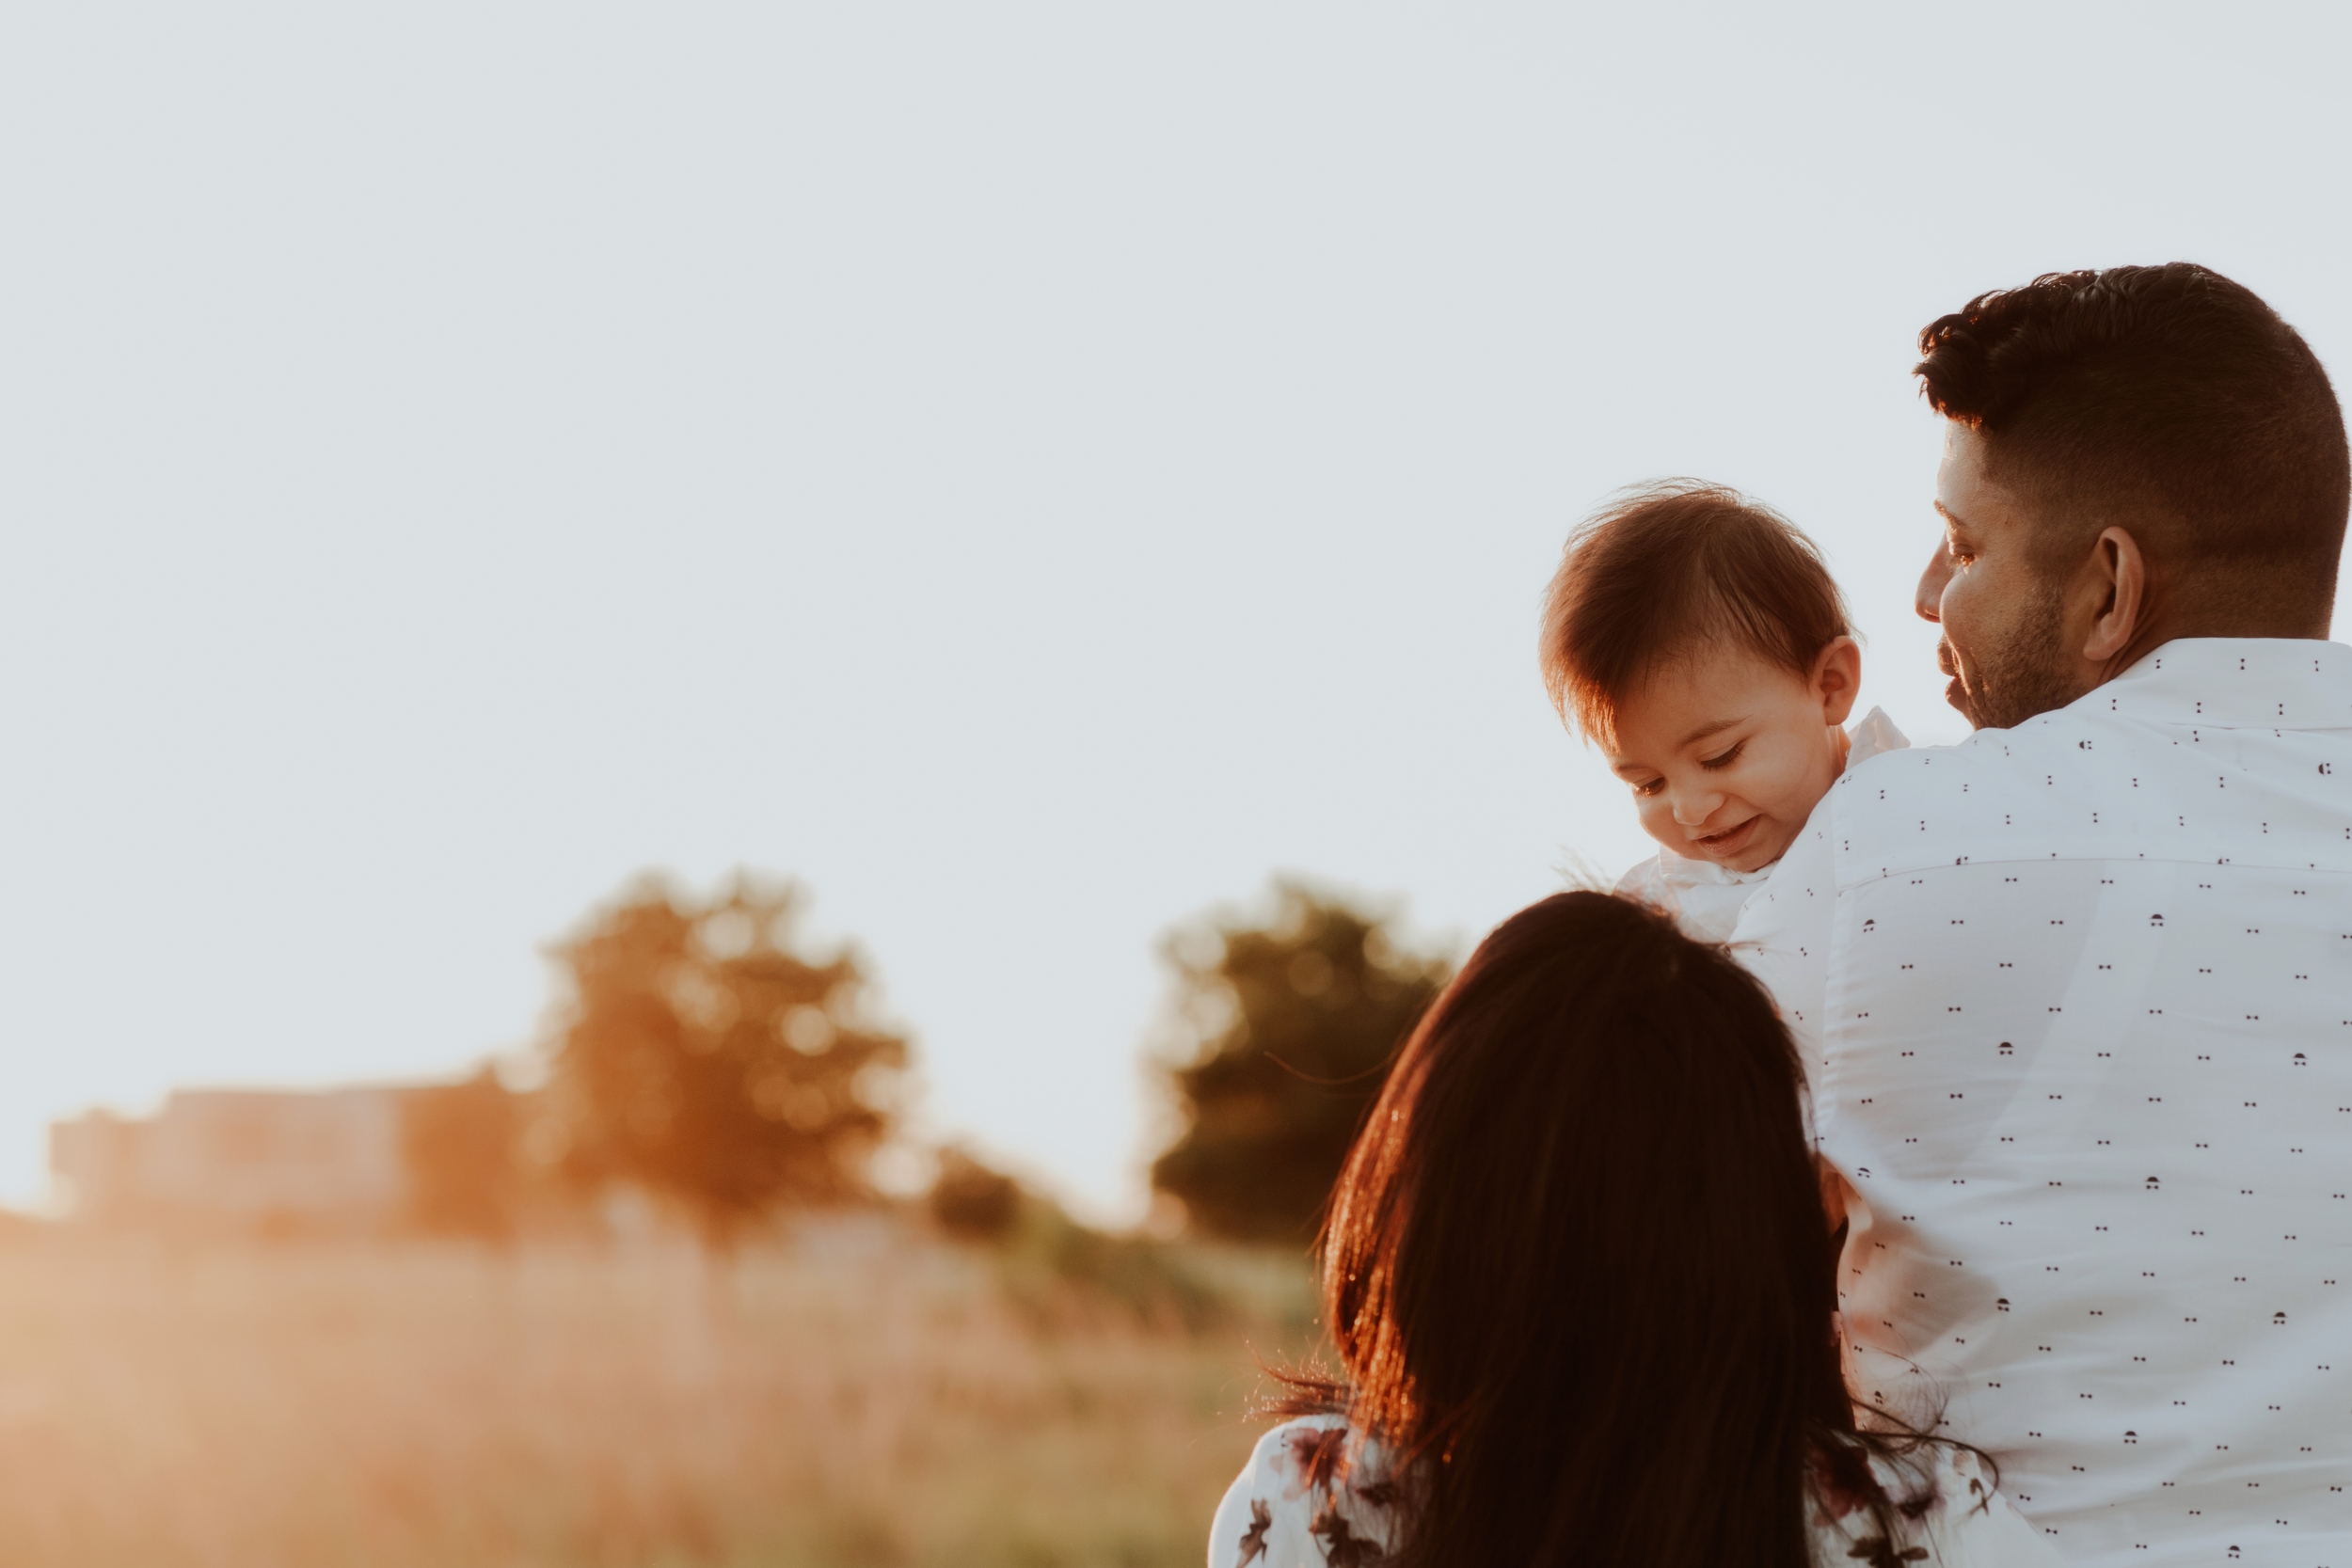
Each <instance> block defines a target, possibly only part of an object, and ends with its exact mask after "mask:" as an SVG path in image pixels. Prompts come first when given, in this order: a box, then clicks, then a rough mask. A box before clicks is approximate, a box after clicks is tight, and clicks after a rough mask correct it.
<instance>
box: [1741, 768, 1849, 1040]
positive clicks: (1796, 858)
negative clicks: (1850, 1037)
mask: <svg viewBox="0 0 2352 1568" xmlns="http://www.w3.org/2000/svg"><path fill="white" fill-rule="evenodd" d="M1836 794H1837V792H1836V790H1835V789H1833V790H1831V791H1830V793H1829V794H1828V795H1825V796H1823V797H1822V798H1821V802H1820V804H1819V805H1817V806H1815V807H1814V808H1813V815H1812V816H1810V817H1809V818H1807V819H1806V821H1805V825H1804V829H1803V830H1802V831H1801V832H1799V833H1798V834H1797V841H1796V842H1795V843H1794V844H1791V845H1790V846H1789V847H1788V853H1787V854H1786V855H1784V856H1782V857H1781V862H1780V864H1779V865H1777V866H1775V867H1773V869H1772V876H1771V877H1770V878H1768V879H1766V880H1765V883H1764V885H1763V887H1761V888H1760V889H1758V890H1757V891H1756V894H1755V895H1754V896H1752V897H1750V898H1749V899H1748V901H1747V904H1746V906H1745V907H1744V908H1743V909H1741V910H1740V924H1739V926H1738V927H1735V928H1734V929H1733V931H1732V933H1731V956H1732V957H1733V958H1736V959H1738V960H1739V961H1740V964H1742V965H1743V966H1745V968H1746V969H1747V971H1748V973H1750V974H1754V975H1755V976H1756V978H1757V979H1758V980H1761V981H1763V982H1764V989H1765V990H1769V991H1771V992H1772V1001H1773V1003H1774V1005H1775V1006H1778V1007H1779V1008H1780V1016H1781V1020H1782V1022H1785V1023H1787V1024H1788V1033H1789V1036H1790V1037H1791V1038H1793V1039H1794V1040H1795V1041H1796V1042H1797V1053H1798V1056H1799V1058H1800V1059H1801V1060H1802V1061H1803V1062H1804V1065H1805V1069H1806V1070H1807V1071H1808V1072H1810V1071H1811V1070H1812V1069H1814V1068H1816V1067H1818V1066H1819V1065H1820V1060H1821V1035H1822V1030H1821V1022H1822V1020H1821V1012H1822V1006H1823V1004H1824V1001H1825V1000H1826V998H1827V996H1828V992H1829V942H1830V932H1831V929H1832V927H1833V924H1834V922H1835V918H1836V911H1837V862H1836V855H1835V854H1834V853H1833V852H1832V849H1831V847H1830V819H1831V805H1832V802H1833V801H1834V800H1836Z"/></svg>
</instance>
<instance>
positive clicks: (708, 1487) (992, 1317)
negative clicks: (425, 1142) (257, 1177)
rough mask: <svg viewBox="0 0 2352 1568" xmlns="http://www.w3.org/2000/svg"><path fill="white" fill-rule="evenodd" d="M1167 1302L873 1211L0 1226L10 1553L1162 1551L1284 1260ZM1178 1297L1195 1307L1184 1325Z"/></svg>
mask: <svg viewBox="0 0 2352 1568" xmlns="http://www.w3.org/2000/svg"><path fill="white" fill-rule="evenodd" d="M1183 1262H1184V1267H1185V1269H1186V1270H1187V1271H1188V1272H1189V1273H1191V1274H1193V1275H1195V1276H1197V1277H1204V1278H1208V1279H1210V1280H1211V1281H1213V1291H1212V1294H1213V1295H1214V1297H1215V1299H1216V1300H1217V1301H1220V1302H1222V1303H1225V1304H1226V1305H1225V1307H1224V1308H1223V1310H1222V1312H1221V1313H1219V1314H1217V1315H1216V1316H1215V1318H1214V1326H1207V1327H1202V1326H1200V1325H1199V1323H1198V1322H1196V1325H1195V1326H1194V1327H1193V1328H1191V1329H1186V1328H1185V1327H1184V1326H1183V1325H1182V1324H1181V1323H1177V1322H1174V1321H1172V1319H1168V1317H1167V1315H1166V1314H1159V1315H1158V1316H1159V1317H1160V1318H1161V1319H1162V1320H1163V1321H1157V1322H1154V1321H1152V1319H1153V1317H1154V1315H1153V1314H1151V1313H1138V1312H1137V1311H1136V1310H1135V1309H1133V1308H1130V1307H1122V1306H1120V1305H1119V1304H1117V1303H1116V1302H1113V1301H1111V1300H1109V1299H1108V1298H1106V1297H1104V1296H1102V1295H1099V1294H1096V1293H1092V1292H1090V1291H1088V1290H1085V1289H1081V1288H1077V1287H1072V1286H1069V1285H1067V1284H1064V1283H1061V1282H1058V1281H1055V1280H1042V1281H1041V1280H1040V1279H1038V1278H1035V1277H1030V1278H1022V1277H1018V1276H1017V1275H1014V1274H1013V1273H1011V1272H1009V1270H1008V1268H1007V1266H1006V1265H1005V1264H1004V1263H1002V1262H1001V1261H1000V1260H998V1259H993V1258H992V1257H990V1256H987V1255H984V1254H978V1253H972V1252H965V1251H960V1250H957V1249H954V1248H951V1247H947V1246H945V1245H942V1244H940V1243H932V1242H928V1241H924V1240H921V1239H920V1238H919V1237H917V1236H916V1235H915V1234H914V1232H912V1231H908V1230H901V1229H894V1228H891V1227H884V1226H874V1227H866V1228H863V1229H858V1228H852V1229H850V1230H847V1231H835V1232H832V1233H827V1234H824V1235H820V1236H818V1237H816V1238H814V1239H812V1240H811V1241H809V1242H808V1243H805V1244H803V1245H798V1246H794V1247H791V1248H779V1249H775V1250H769V1251H760V1252H754V1253H748V1254H745V1255H743V1256H740V1257H739V1258H738V1259H735V1260H734V1261H733V1262H731V1263H724V1262H716V1261H706V1260H704V1259H702V1258H701V1257H700V1256H699V1254H697V1253H695V1252H694V1251H692V1250H691V1248H686V1247H683V1246H677V1245H668V1246H656V1245H651V1244H648V1245H643V1246H639V1247H636V1248H633V1249H619V1250H608V1251H598V1250H594V1249H588V1248H580V1249H577V1250H540V1251H525V1252H521V1253H518V1254H516V1255H513V1256H500V1255H497V1254H494V1253H489V1252H485V1251H481V1250H475V1249H469V1248H466V1247H462V1246H455V1245H450V1246H437V1245H431V1244H426V1243H413V1244H402V1245H396V1246H384V1247H374V1248H368V1247H359V1246H356V1245H341V1246H335V1245H326V1244H313V1245H304V1246H294V1245H285V1246H276V1247H271V1246H262V1245H246V1246H238V1247H213V1248H196V1247H186V1246H183V1247H178V1248H175V1247H173V1246H169V1245H166V1244H162V1243H153V1242H137V1241H132V1240H129V1239H119V1240H115V1241H110V1242H102V1241H99V1240H96V1239H76V1238H72V1237H64V1236H60V1237H50V1238H40V1239H35V1240H29V1241H25V1242H21V1243H13V1244H10V1245H8V1246H7V1247H6V1248H4V1249H0V1561H4V1562H6V1563H7V1564H8V1565H9V1568H133V1565H136V1568H180V1565H183V1564H191V1565H208V1568H209V1565H215V1564H216V1565H219V1568H362V1565H364V1568H425V1565H428V1564H430V1565H433V1568H575V1565H577V1568H589V1565H596V1568H636V1565H641V1564H645V1565H649V1564H679V1565H685V1564H723V1565H730V1568H732V1565H745V1568H749V1565H754V1564H758V1565H775V1568H787V1565H788V1568H800V1565H803V1564H806V1565H818V1564H823V1565H840V1568H865V1565H875V1568H882V1565H892V1564H905V1565H910V1568H915V1565H920V1568H930V1565H934V1564H936V1565H941V1568H945V1565H947V1564H956V1565H958V1568H990V1565H996V1564H1005V1565H1013V1564H1021V1565H1037V1568H1047V1565H1055V1564H1069V1565H1073V1568H1076V1565H1091V1564H1136V1565H1143V1564H1178V1563H1182V1564H1186V1565H1190V1564H1193V1563H1197V1562H1199V1561H1200V1558H1201V1550H1202V1544H1203V1541H1204V1539H1205V1531H1206V1528H1207V1524H1208V1516H1209V1513H1210V1511H1211V1510H1212V1509H1213V1508H1214V1506H1215V1504H1216V1498H1217V1497H1218V1496H1219V1495H1220V1493H1221V1492H1222V1490H1223V1488H1224V1485H1225V1483H1226V1482H1227V1481H1229V1480H1230V1479H1231V1478H1232V1474H1233V1472H1234V1471H1235V1470H1236V1469H1237V1468H1238V1466H1239V1465H1240V1463H1241V1461H1242V1459H1243V1458H1244V1457H1245V1456H1246V1454H1247V1453H1248V1449H1249V1445H1250V1441H1251V1433H1252V1428H1251V1426H1250V1424H1249V1423H1248V1420H1247V1413H1248V1408H1249V1406H1250V1404H1251V1402H1252V1401H1253V1400H1254V1399H1255V1398H1256V1397H1257V1396H1258V1395H1259V1394H1260V1393H1261V1392H1262V1388H1261V1381H1262V1380H1261V1378H1260V1376H1259V1374H1258V1371H1257V1360H1256V1357H1257V1356H1258V1355H1265V1356H1267V1357H1274V1356H1278V1355H1281V1354H1294V1353H1296V1352H1298V1351H1300V1350H1303V1349H1304V1348H1305V1346H1306V1342H1307V1338H1308V1335H1309V1332H1310V1331H1309V1330H1308V1328H1307V1326H1306V1323H1305V1313H1306V1311H1307V1307H1306V1294H1305V1275H1304V1271H1303V1267H1301V1266H1299V1265H1297V1264H1295V1263H1293V1262H1290V1261H1287V1260H1283V1259H1263V1258H1248V1257H1241V1256H1233V1255H1218V1254H1211V1253H1198V1254H1189V1255H1186V1256H1185V1258H1184V1259H1183ZM1197 1316H1198V1315H1197V1314H1196V1318H1197Z"/></svg>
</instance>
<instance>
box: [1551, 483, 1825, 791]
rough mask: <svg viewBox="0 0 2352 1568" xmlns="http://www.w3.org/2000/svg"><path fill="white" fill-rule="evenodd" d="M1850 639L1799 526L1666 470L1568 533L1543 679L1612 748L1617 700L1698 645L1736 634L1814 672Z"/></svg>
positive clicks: (1793, 666)
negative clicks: (1823, 655) (1825, 655)
mask: <svg viewBox="0 0 2352 1568" xmlns="http://www.w3.org/2000/svg"><path fill="white" fill-rule="evenodd" d="M1849 635H1851V631H1850V628H1849V626H1848V624H1847V617H1846V602H1845V600H1844V598H1843V597H1842V596H1840V595H1839V594H1838V592H1837V584H1836V582H1834V581H1833V580H1831V578H1830V575H1829V568H1828V567H1827V566H1824V565H1823V564H1822V563H1821V553H1820V550H1819V549H1817V548H1816V547H1815V546H1814V544H1813V541H1812V540H1810V539H1807V538H1806V537H1805V536H1804V534H1803V533H1802V532H1800V531H1798V529H1797V526H1796V525H1795V524H1794V523H1791V522H1790V521H1789V520H1788V518H1786V517H1784V516H1782V515H1780V514H1779V513H1777V512H1774V511H1773V510H1772V508H1771V507H1769V506H1766V505H1765V504H1763V503H1762V502H1761V501H1758V500H1755V499H1751V498H1749V497H1747V496H1743V495H1741V494H1740V492H1739V491H1737V490H1733V489H1730V488H1728V487H1727V486H1724V485H1721V484H1709V483H1706V482H1704V481H1702V480H1695V479H1669V480H1660V481H1658V482H1656V483H1650V484H1641V485H1635V486H1633V487H1632V488H1631V489H1629V490H1626V491H1623V492H1621V493H1620V494H1618V495H1617V496H1616V498H1615V499H1613V500H1611V501H1610V503H1609V504H1608V505H1607V506H1604V507H1602V508H1601V509H1600V510H1599V511H1598V512H1597V513H1595V514H1594V515H1592V516H1590V517H1588V518H1586V519H1585V520H1584V521H1583V522H1582V523H1581V524H1580V525H1579V526H1578V527H1577V530H1576V531H1575V532H1574V533H1571V534H1569V535H1568V544H1567V548H1566V550H1565V552H1564V553H1563V555H1562V557H1561V561H1560V570H1559V571H1558V572H1557V573H1555V574H1554V575H1553V577H1552V579H1551V588H1550V591H1549V593H1548V594H1546V595H1545V598H1544V625H1543V641H1542V647H1541V650H1540V651H1541V657H1542V663H1543V671H1544V689H1546V690H1547V691H1549V692H1550V693H1551V704H1552V706H1554V707H1556V708H1558V709H1559V710H1560V717H1561V718H1562V719H1563V720H1565V721H1568V722H1570V723H1573V724H1574V725H1575V726H1576V727H1577V728H1578V729H1579V730H1581V731H1582V732H1583V733H1584V734H1585V735H1586V736H1589V737H1592V738H1595V739H1597V740H1599V741H1601V742H1602V744H1604V745H1607V744H1610V743H1611V742H1612V741H1613V738H1614V736H1615V730H1616V714H1617V708H1618V705H1620V704H1622V703H1623V702H1624V701H1625V700H1626V698H1627V697H1628V696H1629V695H1630V694H1631V693H1632V692H1633V691H1635V690H1636V689H1639V688H1640V686H1641V685H1642V683H1643V682H1644V681H1645V680H1647V679H1648V678H1649V677H1650V676H1651V675H1653V674H1655V673H1657V672H1658V671H1659V670H1660V669H1661V667H1663V666H1664V665H1666V664H1667V663H1669V662H1671V661H1672V660H1673V659H1675V658H1676V657H1678V656H1680V655H1682V654H1684V653H1686V652H1688V651H1689V650H1690V649H1691V648H1692V646H1693V645H1695V644H1697V643H1701V642H1707V641H1719V640H1720V641H1733V642H1737V643H1739V644H1740V645H1742V646H1744V647H1745V648H1747V649H1748V650H1749V651H1750V652H1752V653H1755V654H1756V655H1757V656H1758V657H1762V658H1765V659H1768V660H1770V661H1771V662H1772V663H1774V664H1777V665H1779V666H1781V667H1782V668H1783V669H1786V670H1789V671H1792V672H1794V673H1797V674H1798V675H1805V674H1809V673H1811V671H1812V668H1813V661H1814V659H1815V658H1817V657H1820V652H1821V650H1822V649H1823V648H1825V647H1827V646H1828V645H1829V644H1830V643H1831V642H1833V641H1836V639H1838V638H1840V637H1845V636H1849Z"/></svg>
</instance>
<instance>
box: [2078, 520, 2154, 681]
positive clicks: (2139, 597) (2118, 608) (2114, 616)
mask: <svg viewBox="0 0 2352 1568" xmlns="http://www.w3.org/2000/svg"><path fill="white" fill-rule="evenodd" d="M2083 574H2084V576H2085V577H2086V578H2089V579H2090V580H2089V583H2088V585H2087V586H2088V587H2089V588H2090V591H2091V593H2092V594H2094V595H2095V599H2094V606H2095V608H2094V610H2093V611H2092V617H2091V622H2090V635H2089V636H2088V637H2086V638H2085V639H2083V657H2085V658H2087V659H2089V660H2090V662H2091V663H2093V664H2105V663H2106V661H2107V660H2109V659H2111V658H2113V657H2116V656H2117V655H2118V654H2120V653H2122V651H2123V650H2124V649H2126V648H2128V647H2130V646H2131V645H2132V635H2133V633H2135V632H2137V630H2138V629H2139V612H2140V610H2141V609H2142V608H2144V607H2145V606H2146V604H2147V602H2148V562H2147V559H2146V557H2144V556H2142V555H2141V554H2140V553H2139V541H2138V540H2137V539H2134V538H2133V537H2132V536H2131V535H2130V534H2129V533H2127V532H2125V531H2123V530H2122V529H2120V528H2111V529H2107V530H2106V531H2104V532H2102V533H2101V534H2100V535H2099V537H2098V538H2097V539H2096V540H2094V541H2093V542H2092V544H2091V546H2090V560H2089V561H2088V562H2084V565H2083Z"/></svg>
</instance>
